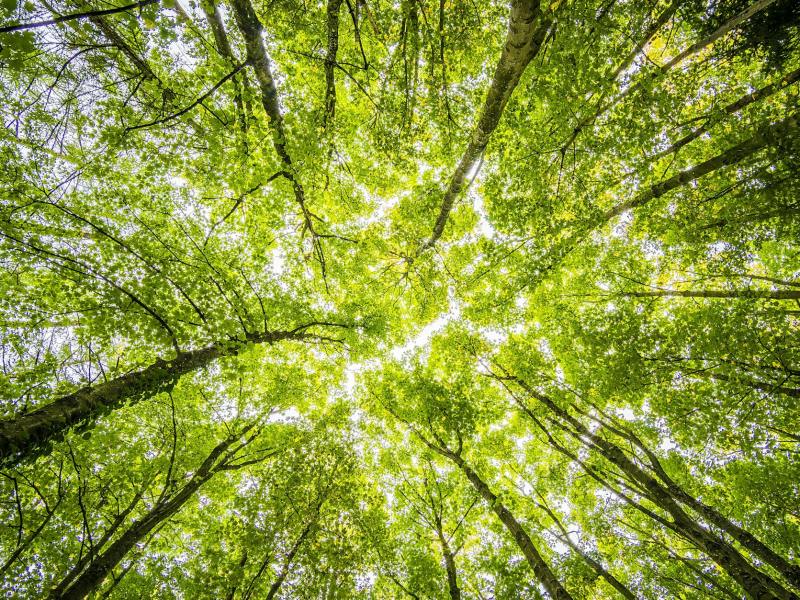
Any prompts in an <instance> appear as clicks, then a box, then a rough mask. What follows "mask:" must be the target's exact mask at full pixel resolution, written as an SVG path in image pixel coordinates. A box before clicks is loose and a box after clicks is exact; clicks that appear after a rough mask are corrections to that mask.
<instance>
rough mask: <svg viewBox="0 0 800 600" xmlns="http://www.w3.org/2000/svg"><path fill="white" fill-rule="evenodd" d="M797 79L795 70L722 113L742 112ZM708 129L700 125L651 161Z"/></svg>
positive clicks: (797, 73) (670, 152)
mask: <svg viewBox="0 0 800 600" xmlns="http://www.w3.org/2000/svg"><path fill="white" fill-rule="evenodd" d="M798 79H800V69H795V70H794V71H792V72H791V73H788V74H787V75H785V76H783V77H781V78H780V79H779V80H778V81H776V82H774V83H770V84H769V85H765V86H764V87H762V88H760V89H758V90H755V91H754V92H750V93H749V94H745V95H744V96H742V97H741V98H739V99H738V100H736V101H735V102H731V103H730V104H728V105H727V106H725V107H724V108H723V109H722V112H723V113H725V114H728V115H732V114H735V113H737V112H739V111H740V110H742V109H743V108H745V107H747V106H750V105H751V104H753V103H754V102H758V101H759V100H763V99H764V98H769V97H770V96H772V95H773V94H776V93H777V92H779V91H781V90H782V89H784V88H785V87H788V86H790V85H791V84H793V83H794V82H796V81H797V80H798ZM709 121H711V119H710V118H709ZM709 128H710V124H709V122H707V123H706V124H705V125H702V126H700V127H697V128H696V129H693V130H692V131H691V132H689V133H687V134H686V135H685V136H683V137H682V138H681V139H679V140H678V141H677V142H674V143H673V144H671V145H670V146H669V148H667V149H665V150H662V151H661V152H659V153H657V154H654V155H653V156H651V157H650V158H651V160H656V159H659V158H663V157H664V156H667V155H669V154H672V153H673V152H676V151H678V150H680V149H681V148H683V147H684V146H685V145H686V144H688V143H689V142H692V141H694V140H696V139H697V138H699V137H700V136H701V135H703V134H704V133H705V132H706V131H708V130H709Z"/></svg>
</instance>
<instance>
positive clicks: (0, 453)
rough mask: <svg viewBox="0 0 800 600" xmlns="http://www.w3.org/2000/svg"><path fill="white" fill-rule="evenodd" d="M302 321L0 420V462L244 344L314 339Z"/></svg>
mask: <svg viewBox="0 0 800 600" xmlns="http://www.w3.org/2000/svg"><path fill="white" fill-rule="evenodd" d="M311 326H313V323H312V324H308V325H304V326H301V327H299V328H296V329H294V330H292V331H271V332H266V333H258V334H248V335H247V337H246V339H245V340H243V341H242V342H237V343H230V342H228V343H216V344H212V345H210V346H206V347H205V348H200V349H198V350H192V351H190V352H182V353H181V354H179V355H178V356H177V357H176V358H174V359H172V360H169V361H165V360H161V359H158V360H156V362H154V363H153V364H152V365H150V366H148V367H146V368H144V369H142V370H141V371H134V372H133V373H127V374H125V375H121V376H119V377H116V378H114V379H111V380H109V381H107V382H105V383H101V384H98V385H94V386H87V387H84V388H81V389H79V390H76V391H74V392H72V393H71V394H67V395H66V396H61V397H60V398H57V399H55V400H53V401H52V402H50V403H49V404H45V405H44V406H42V407H40V408H37V409H36V410H33V411H31V412H29V413H27V414H23V415H20V416H18V417H14V418H11V419H7V420H4V421H0V464H16V463H18V462H20V461H22V460H25V459H29V458H33V457H35V456H37V455H38V454H40V453H41V452H42V451H43V450H44V448H45V446H46V445H47V443H48V442H52V441H55V440H58V439H60V438H62V437H63V436H64V434H65V433H66V432H67V431H69V429H70V428H71V427H73V426H74V425H77V424H79V423H87V422H91V421H93V420H94V419H96V418H97V417H98V416H99V415H101V414H104V413H106V412H108V411H111V410H114V409H117V408H120V407H121V406H122V405H123V404H124V403H125V402H126V401H138V400H141V399H143V398H147V397H149V396H152V395H154V394H158V393H159V392H162V391H165V390H168V389H171V387H172V386H173V385H174V384H175V382H176V381H177V380H178V378H179V377H181V375H184V374H186V373H189V372H191V371H195V370H197V369H199V368H201V367H204V366H206V365H208V364H210V363H211V362H212V361H214V360H215V359H217V358H220V357H223V356H236V355H237V354H239V353H240V352H241V351H242V350H243V349H244V348H246V347H247V346H248V345H250V344H264V343H266V344H273V343H275V342H278V341H281V340H304V339H314V338H315V336H314V335H312V334H309V333H306V332H305V329H307V328H308V327H311Z"/></svg>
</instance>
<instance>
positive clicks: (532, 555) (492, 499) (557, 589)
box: [412, 429, 572, 600]
mask: <svg viewBox="0 0 800 600" xmlns="http://www.w3.org/2000/svg"><path fill="white" fill-rule="evenodd" d="M412 431H414V433H416V435H417V436H418V437H419V438H420V439H421V440H422V442H423V443H424V444H425V445H426V446H428V447H429V448H430V449H431V450H433V451H434V452H436V453H438V454H441V455H442V456H444V457H445V458H447V459H449V460H451V461H452V462H453V463H454V464H455V465H456V466H457V467H458V468H459V469H461V471H462V472H463V473H464V475H466V477H467V479H468V480H469V482H470V483H471V484H472V486H473V487H474V488H475V490H476V491H477V492H478V494H480V496H481V498H483V499H484V501H485V502H486V503H487V504H488V505H489V507H490V508H491V509H492V511H493V512H494V514H496V515H497V518H498V519H500V522H501V523H502V524H503V525H504V526H505V528H506V529H507V530H508V532H509V533H510V534H511V536H512V537H513V538H514V541H515V542H516V544H517V547H519V549H520V550H521V551H522V554H523V556H524V557H525V560H527V561H528V564H529V565H530V566H531V569H533V574H534V575H535V576H536V578H537V580H538V581H539V582H540V583H541V584H542V585H543V586H544V588H545V589H546V590H547V593H548V594H550V596H551V597H552V598H553V600H572V596H571V595H570V594H569V592H568V591H567V590H566V589H565V588H564V586H563V585H562V584H561V582H560V581H559V580H558V577H556V575H555V573H553V571H552V570H551V569H550V566H549V565H548V564H547V562H546V561H545V560H544V558H543V557H542V555H541V554H539V550H538V549H537V548H536V545H535V544H534V543H533V540H531V538H530V536H529V535H528V532H526V531H525V529H524V528H523V527H522V525H521V524H520V523H519V521H517V519H516V518H515V517H514V515H513V514H512V513H511V511H509V510H508V509H507V508H506V507H505V505H504V504H503V503H502V502H500V499H499V498H498V497H497V496H496V495H495V494H494V492H492V490H491V489H490V488H489V486H488V485H487V484H486V482H484V481H483V480H482V479H481V478H480V476H479V475H478V474H477V473H476V472H475V471H473V470H472V468H471V467H470V466H469V465H468V464H467V463H466V461H465V460H464V459H463V458H462V457H461V450H460V448H459V450H457V451H456V452H453V451H452V450H450V449H449V448H446V447H444V446H439V445H437V444H434V443H433V442H431V441H430V440H428V439H427V438H426V437H425V436H423V435H422V434H420V433H419V432H418V431H417V430H416V429H412Z"/></svg>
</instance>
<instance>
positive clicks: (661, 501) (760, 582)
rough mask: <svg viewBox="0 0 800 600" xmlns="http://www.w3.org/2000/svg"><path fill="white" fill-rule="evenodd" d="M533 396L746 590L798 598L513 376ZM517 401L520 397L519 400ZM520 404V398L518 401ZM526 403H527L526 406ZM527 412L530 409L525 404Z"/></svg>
mask: <svg viewBox="0 0 800 600" xmlns="http://www.w3.org/2000/svg"><path fill="white" fill-rule="evenodd" d="M510 379H511V380H513V381H515V382H517V384H518V385H519V386H520V387H522V389H524V390H525V391H526V392H527V393H528V394H529V395H530V396H531V397H533V398H536V399H537V400H538V401H539V402H540V403H541V404H542V405H543V406H544V407H546V408H547V409H548V410H550V412H551V413H553V414H554V415H555V417H557V419H558V420H559V421H560V426H561V427H562V429H564V431H566V432H567V433H569V434H570V435H572V436H574V437H576V439H578V440H579V441H581V442H583V443H585V444H587V445H588V446H589V447H590V448H593V449H595V450H596V451H597V452H599V453H600V454H601V455H602V456H604V457H605V458H606V459H608V460H609V461H610V462H612V463H613V464H615V465H616V466H617V467H619V468H620V470H621V471H622V472H623V473H624V474H625V475H626V476H627V477H629V478H630V479H631V481H634V482H637V483H638V484H639V485H641V486H642V488H643V489H644V490H645V491H646V492H647V496H648V498H649V499H650V500H651V501H652V502H654V503H655V504H656V505H657V506H659V507H660V508H662V509H663V510H664V511H666V512H667V513H668V514H669V515H670V516H671V517H672V519H673V524H674V525H675V526H676V528H677V529H678V530H679V531H681V532H682V533H683V534H684V535H686V537H687V538H689V539H690V540H692V541H693V542H694V543H696V544H697V546H698V547H699V548H700V549H702V550H703V552H705V553H706V554H707V555H708V556H709V557H710V558H711V559H713V560H714V562H716V563H717V564H718V565H719V566H720V567H721V568H722V569H724V570H725V572H726V573H728V575H730V577H731V578H732V579H733V580H734V581H736V582H737V583H738V584H739V585H740V586H741V587H742V589H743V590H744V591H745V592H746V593H747V594H748V595H749V596H751V597H752V598H756V599H765V600H766V599H771V598H774V599H786V600H798V597H797V595H796V594H794V593H793V592H791V591H788V590H786V589H785V588H784V587H783V586H782V585H781V584H780V583H778V582H777V581H775V580H774V579H772V578H771V577H770V576H769V575H767V574H765V573H763V572H762V571H759V570H758V569H756V568H755V567H754V566H753V565H751V564H750V563H749V562H748V561H747V560H746V559H745V558H744V557H743V556H742V555H741V553H740V552H739V551H738V550H737V549H736V548H734V547H733V546H732V545H731V544H730V543H728V542H727V541H725V540H724V539H723V538H721V537H720V536H718V535H716V534H714V533H712V532H711V531H709V530H707V529H705V528H704V527H702V526H701V525H700V524H699V523H698V522H697V521H696V520H694V519H693V518H691V517H690V516H689V515H688V514H687V513H686V512H685V511H684V510H683V509H682V508H681V507H680V505H679V504H678V502H677V501H676V499H675V498H674V497H673V496H672V494H670V493H669V491H668V490H667V489H666V488H665V487H664V486H663V485H661V484H660V483H659V482H658V481H657V480H656V479H655V478H654V477H652V476H650V475H648V474H647V473H646V472H645V471H643V470H642V469H641V468H640V467H639V466H638V465H637V464H635V463H634V462H633V461H632V460H631V459H630V458H628V456H627V455H626V454H625V453H624V451H623V450H621V449H620V448H619V447H617V446H616V445H615V444H613V443H611V442H609V441H607V440H606V439H604V438H602V437H600V436H598V435H597V434H596V433H593V432H591V431H590V430H589V429H588V428H587V427H585V426H584V425H583V424H582V423H581V422H580V421H578V420H577V419H576V418H574V417H573V416H572V415H570V414H569V413H568V412H567V411H566V410H564V409H563V408H561V407H560V406H558V405H557V404H556V403H555V402H553V401H552V400H551V399H550V398H548V397H547V396H545V395H544V394H541V393H539V392H537V391H536V390H534V389H533V388H531V387H530V386H529V385H528V384H527V383H526V382H525V381H523V380H521V379H519V378H516V377H511V378H510ZM515 400H516V399H515ZM516 401H517V402H518V403H520V401H519V400H516ZM523 406H524V405H523ZM525 412H526V413H528V412H529V410H528V409H527V407H525Z"/></svg>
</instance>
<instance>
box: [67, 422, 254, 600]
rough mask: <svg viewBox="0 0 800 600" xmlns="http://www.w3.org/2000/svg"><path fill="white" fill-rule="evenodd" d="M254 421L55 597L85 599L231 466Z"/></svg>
mask: <svg viewBox="0 0 800 600" xmlns="http://www.w3.org/2000/svg"><path fill="white" fill-rule="evenodd" d="M255 424H256V423H255V422H253V423H251V424H250V425H248V426H247V427H245V428H244V429H243V430H242V431H239V432H236V433H235V434H233V435H230V436H229V437H227V438H226V439H225V440H223V441H222V442H220V443H219V444H217V445H216V446H215V447H214V449H213V450H212V451H211V452H210V453H209V455H208V457H206V459H205V460H204V461H203V464H201V465H200V467H199V468H198V469H197V471H196V472H195V474H194V475H193V476H192V478H191V479H190V480H189V482H188V483H187V484H186V485H185V486H183V487H182V488H181V489H180V491H178V492H177V493H175V494H174V495H172V496H171V497H169V498H165V499H163V500H162V501H159V502H157V503H156V504H155V505H154V506H153V508H152V509H150V511H148V512H147V514H145V515H144V516H142V517H140V518H139V519H137V520H136V521H134V522H133V523H132V524H131V526H130V527H129V528H128V529H127V530H126V531H125V533H123V534H122V535H121V536H120V537H119V538H117V539H116V540H115V541H114V542H113V543H112V544H111V545H110V546H109V547H108V548H107V549H106V550H105V551H104V552H103V553H102V554H100V555H99V556H98V557H97V558H95V559H94V560H93V561H92V562H91V563H90V564H89V565H88V567H86V569H85V570H84V571H83V573H81V575H80V576H79V577H77V578H76V579H75V580H74V581H73V583H72V584H71V585H69V587H67V589H66V590H64V591H63V592H61V593H58V594H56V595H55V596H53V597H54V598H57V599H59V600H80V599H81V598H85V597H86V596H87V595H89V594H90V593H91V592H92V591H94V590H95V589H97V587H98V586H99V585H100V584H101V583H102V582H103V580H104V579H105V578H106V577H107V576H108V574H109V573H111V571H112V570H113V569H114V568H115V567H116V566H117V565H118V564H119V562H120V561H121V560H122V559H123V558H125V556H126V555H127V554H128V552H130V551H131V549H133V548H134V547H135V546H136V545H137V544H138V543H140V542H141V541H142V540H144V538H145V537H146V536H147V534H149V533H150V532H151V531H153V529H155V528H156V527H158V526H159V525H160V524H162V523H164V522H165V521H166V520H167V519H169V518H170V517H172V516H173V515H174V514H175V513H177V512H178V511H179V510H180V509H181V508H182V507H183V505H184V504H186V502H187V501H188V500H189V499H190V498H191V497H192V496H193V495H194V494H195V492H196V491H197V490H199V489H200V488H201V487H202V486H203V484H204V483H206V482H207V481H208V480H210V479H211V478H212V477H213V476H214V475H215V474H216V473H218V472H219V471H220V470H222V469H223V468H225V467H226V466H229V462H230V459H231V458H233V456H232V454H231V452H230V448H231V446H233V445H234V444H235V443H236V442H237V441H239V440H241V438H242V436H244V435H245V434H246V433H247V432H248V431H249V430H251V429H252V428H253V427H254V426H255Z"/></svg>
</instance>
